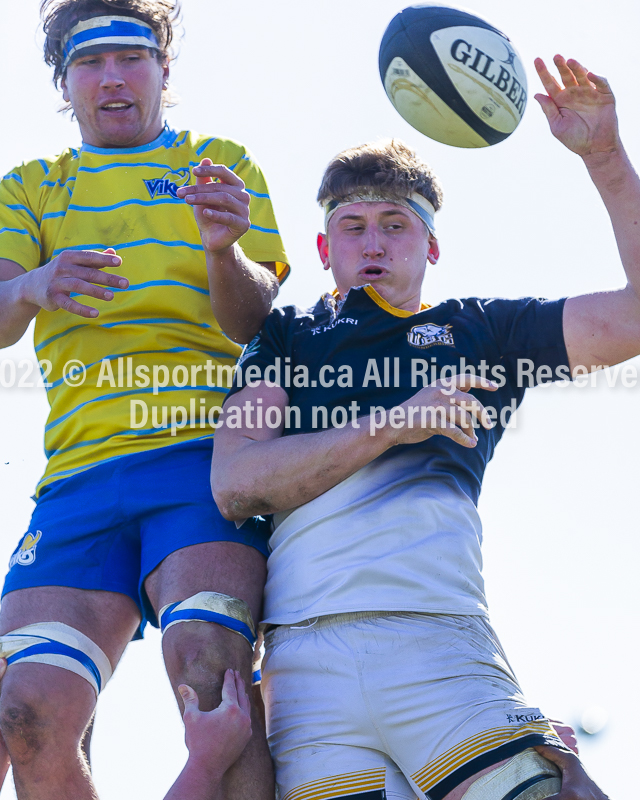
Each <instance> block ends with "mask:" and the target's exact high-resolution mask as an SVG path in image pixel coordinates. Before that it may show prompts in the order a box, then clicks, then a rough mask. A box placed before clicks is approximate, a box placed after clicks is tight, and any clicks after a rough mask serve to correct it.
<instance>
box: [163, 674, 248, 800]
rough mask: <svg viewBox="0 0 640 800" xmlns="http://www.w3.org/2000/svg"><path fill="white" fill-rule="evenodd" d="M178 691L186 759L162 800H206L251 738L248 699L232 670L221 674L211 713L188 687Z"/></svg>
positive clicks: (179, 688) (239, 678)
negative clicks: (200, 705) (218, 699)
mask: <svg viewBox="0 0 640 800" xmlns="http://www.w3.org/2000/svg"><path fill="white" fill-rule="evenodd" d="M178 691H179V692H180V695H181V696H182V700H183V701H184V715H183V721H184V727H185V740H186V743H187V748H188V749H189V758H188V760H187V763H186V765H185V767H184V769H183V770H182V772H181V773H180V775H179V777H178V780H177V781H176V782H175V783H174V784H173V786H172V787H171V789H170V790H169V793H168V794H167V795H166V796H165V800H210V798H212V797H215V796H216V794H217V787H218V786H219V785H220V781H221V780H222V776H223V775H224V773H225V772H226V771H227V770H228V769H229V767H230V766H231V765H232V764H234V763H235V762H236V761H237V760H238V758H239V757H240V755H241V753H242V751H243V750H244V748H245V747H246V745H247V742H248V741H249V739H250V738H251V709H250V706H249V698H248V697H247V693H246V691H245V687H244V681H243V680H242V678H241V677H240V673H239V672H234V670H232V669H228V670H227V671H226V672H225V675H224V683H223V685H222V702H221V703H220V705H219V706H218V708H214V709H213V711H208V712H205V711H200V709H199V708H198V695H197V694H196V693H195V692H194V690H193V689H192V688H191V687H190V686H186V685H184V684H183V685H181V686H179V687H178Z"/></svg>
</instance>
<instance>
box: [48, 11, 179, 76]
mask: <svg viewBox="0 0 640 800" xmlns="http://www.w3.org/2000/svg"><path fill="white" fill-rule="evenodd" d="M107 14H118V15H121V16H125V17H135V18H136V19H141V20H142V21H143V22H146V23H147V24H148V25H150V26H151V28H152V29H153V32H154V33H155V35H156V38H157V39H158V43H159V45H160V54H159V58H160V59H161V60H162V61H163V62H166V61H169V60H170V59H171V58H172V53H171V50H170V46H171V42H172V40H173V35H174V26H175V25H176V24H177V21H178V19H179V16H180V0H42V3H41V5H40V15H41V17H42V25H43V29H44V33H45V37H46V38H45V42H44V60H45V62H46V63H47V64H49V66H51V67H53V82H54V83H55V85H56V87H57V86H58V82H59V81H60V79H61V78H63V77H64V73H65V69H64V59H63V55H62V40H63V39H64V37H65V36H66V35H67V34H68V33H69V31H70V30H71V28H72V27H73V26H74V25H75V24H76V22H79V21H80V20H82V19H90V18H91V17H98V16H102V15H107Z"/></svg>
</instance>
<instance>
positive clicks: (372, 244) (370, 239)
mask: <svg viewBox="0 0 640 800" xmlns="http://www.w3.org/2000/svg"><path fill="white" fill-rule="evenodd" d="M362 254H363V255H364V256H365V258H375V257H380V256H383V255H384V247H383V246H382V237H381V236H380V232H379V231H378V230H377V227H376V228H371V229H369V230H368V231H367V233H366V236H365V243H364V248H363V250H362Z"/></svg>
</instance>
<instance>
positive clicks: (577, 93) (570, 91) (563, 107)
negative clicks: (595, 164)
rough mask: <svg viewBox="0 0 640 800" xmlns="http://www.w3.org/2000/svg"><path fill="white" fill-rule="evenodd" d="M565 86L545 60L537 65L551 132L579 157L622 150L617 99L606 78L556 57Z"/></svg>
mask: <svg viewBox="0 0 640 800" xmlns="http://www.w3.org/2000/svg"><path fill="white" fill-rule="evenodd" d="M553 62H554V64H555V65H556V67H557V69H558V72H559V73H560V78H561V79H562V84H563V85H562V86H561V85H560V84H559V83H558V81H557V80H556V79H555V77H554V76H553V75H552V74H551V73H550V72H549V70H548V69H547V67H546V65H545V63H544V61H543V60H542V59H541V58H536V60H535V62H534V64H535V67H536V71H537V73H538V75H539V76H540V80H541V81H542V85H543V86H544V88H545V90H546V92H547V94H537V95H535V99H536V100H537V101H538V102H539V103H540V105H541V107H542V110H543V111H544V113H545V116H546V117H547V120H548V122H549V127H550V128H551V133H553V135H554V136H555V137H556V139H558V140H559V141H561V142H562V144H563V145H565V147H568V148H569V150H571V151H572V152H574V153H577V154H578V155H579V156H583V157H585V156H590V155H594V154H596V153H611V152H614V151H616V150H618V149H619V148H620V146H621V145H620V137H619V134H618V119H617V116H616V108H615V98H614V96H613V93H612V92H611V89H610V88H609V84H608V83H607V80H606V78H602V77H600V76H599V75H595V74H594V73H593V72H587V70H586V69H585V68H584V67H583V66H582V64H579V63H578V62H577V61H576V60H575V59H573V58H570V59H569V60H568V61H565V59H564V58H563V57H562V56H560V55H556V56H554V58H553Z"/></svg>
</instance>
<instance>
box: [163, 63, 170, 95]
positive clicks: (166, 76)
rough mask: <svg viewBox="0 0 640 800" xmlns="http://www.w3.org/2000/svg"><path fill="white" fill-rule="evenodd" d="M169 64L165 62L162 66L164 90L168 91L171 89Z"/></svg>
mask: <svg viewBox="0 0 640 800" xmlns="http://www.w3.org/2000/svg"><path fill="white" fill-rule="evenodd" d="M169 72H170V70H169V62H168V61H165V62H164V63H163V64H162V88H163V89H167V88H168V87H169Z"/></svg>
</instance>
